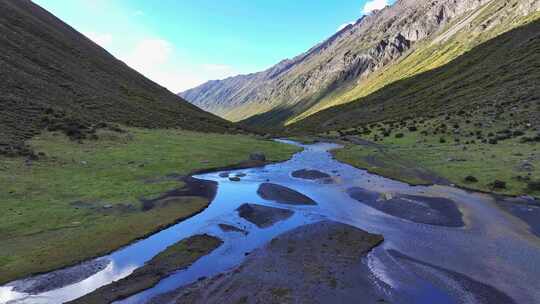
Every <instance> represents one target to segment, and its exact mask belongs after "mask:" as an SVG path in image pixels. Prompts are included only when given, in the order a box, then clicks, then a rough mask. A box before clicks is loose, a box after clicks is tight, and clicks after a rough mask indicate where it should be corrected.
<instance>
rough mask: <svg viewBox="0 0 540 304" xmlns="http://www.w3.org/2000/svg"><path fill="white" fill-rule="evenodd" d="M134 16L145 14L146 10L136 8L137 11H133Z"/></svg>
mask: <svg viewBox="0 0 540 304" xmlns="http://www.w3.org/2000/svg"><path fill="white" fill-rule="evenodd" d="M133 16H135V17H138V16H144V12H143V11H141V10H136V11H134V12H133Z"/></svg>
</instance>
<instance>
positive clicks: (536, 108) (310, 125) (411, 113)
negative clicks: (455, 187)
mask: <svg viewBox="0 0 540 304" xmlns="http://www.w3.org/2000/svg"><path fill="white" fill-rule="evenodd" d="M380 123H382V124H383V125H380ZM369 126H371V129H372V131H374V130H375V129H377V130H379V129H380V130H381V132H382V133H390V130H391V129H394V130H397V129H399V128H400V127H401V128H402V127H404V126H414V129H413V130H416V129H418V132H420V131H421V130H427V131H429V134H432V133H433V134H434V135H437V134H447V135H448V134H449V135H452V136H454V137H458V136H460V135H463V136H465V137H467V136H469V137H470V136H471V134H469V131H470V132H473V133H472V137H473V138H474V136H476V135H478V134H482V133H485V134H487V133H490V132H491V134H492V136H494V135H495V134H506V133H508V130H512V132H511V134H510V135H511V137H514V135H515V136H516V137H517V136H523V135H526V134H525V133H524V131H525V130H531V131H527V132H534V129H535V128H536V129H538V130H540V19H537V20H536V21H533V22H530V23H528V24H526V25H524V26H521V27H518V28H516V29H513V30H511V31H509V32H506V33H504V34H502V35H500V36H498V37H496V38H494V39H491V40H489V41H487V42H484V43H482V44H480V45H478V46H476V47H474V48H473V49H471V50H470V51H468V52H466V53H464V54H462V55H460V56H459V57H457V58H456V59H454V60H452V61H451V62H449V63H447V64H445V65H443V66H441V67H438V68H435V69H433V70H429V71H426V72H423V73H420V74H417V75H415V76H412V77H409V78H406V79H402V80H399V81H396V82H393V83H392V84H389V85H387V86H385V87H384V88H382V89H380V90H378V91H376V92H374V93H371V94H369V95H367V96H365V97H361V98H359V99H357V100H355V101H353V102H350V103H347V104H343V105H339V106H335V107H331V108H329V109H326V110H323V111H320V112H318V113H315V114H313V115H311V116H309V117H307V118H305V119H303V120H300V121H298V122H296V123H293V124H291V125H289V126H288V128H287V129H288V131H289V132H292V133H321V132H327V131H339V132H340V133H341V134H344V133H345V134H349V133H350V134H351V135H353V134H371V135H373V134H374V133H373V132H372V131H368V128H369ZM373 127H375V129H373ZM405 129H406V128H405ZM467 130H468V131H467ZM514 131H515V132H514ZM427 134H428V133H426V135H427ZM384 136H388V134H385V135H384ZM533 136H534V135H533ZM523 139H524V140H527V138H523ZM375 140H376V138H375ZM469 140H470V138H469ZM535 140H537V141H538V140H540V133H538V135H537V137H536V138H535ZM511 149H513V148H511ZM516 149H517V148H516ZM516 151H517V150H516Z"/></svg>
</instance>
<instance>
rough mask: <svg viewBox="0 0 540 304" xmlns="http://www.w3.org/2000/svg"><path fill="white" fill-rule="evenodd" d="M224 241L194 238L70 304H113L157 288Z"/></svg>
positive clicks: (177, 244) (199, 236) (208, 237)
mask: <svg viewBox="0 0 540 304" xmlns="http://www.w3.org/2000/svg"><path fill="white" fill-rule="evenodd" d="M222 243H223V241H221V240H220V239H218V238H215V237H213V236H209V235H195V236H192V237H190V238H187V239H185V240H182V241H180V242H178V243H176V244H174V245H172V246H170V247H168V248H167V249H166V250H165V251H163V252H161V253H160V254H158V255H156V256H155V257H154V258H152V260H151V261H150V262H148V263H146V264H145V265H144V266H143V267H141V268H138V269H136V270H135V271H134V272H133V273H132V274H130V275H129V276H128V277H126V278H124V279H122V280H119V281H116V282H113V283H111V284H109V285H106V286H103V287H101V288H99V289H97V290H95V291H94V292H92V293H90V294H88V295H85V296H84V297H82V298H79V299H77V300H75V301H72V302H70V303H71V304H76V303H84V304H93V303H95V304H101V303H112V302H114V301H117V300H121V299H125V298H127V297H129V296H131V295H134V294H136V293H139V292H141V291H143V290H146V289H148V288H151V287H152V286H154V285H156V284H157V283H158V282H159V281H160V280H161V279H163V278H165V277H167V276H169V275H170V274H171V273H173V272H174V271H176V270H178V269H182V268H186V267H188V266H189V265H191V264H193V263H194V262H195V261H197V260H198V259H199V258H201V257H203V256H205V255H207V254H209V253H210V252H212V251H213V250H215V249H216V248H218V247H219V246H220V245H221V244H222Z"/></svg>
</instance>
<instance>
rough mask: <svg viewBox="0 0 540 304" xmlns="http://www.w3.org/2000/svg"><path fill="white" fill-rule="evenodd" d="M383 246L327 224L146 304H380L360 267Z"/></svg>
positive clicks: (295, 233) (376, 238) (302, 230)
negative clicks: (227, 270) (374, 251)
mask: <svg viewBox="0 0 540 304" xmlns="http://www.w3.org/2000/svg"><path fill="white" fill-rule="evenodd" d="M382 241H383V238H382V236H380V235H374V234H370V233H367V232H365V231H363V230H360V229H358V228H355V227H352V226H348V225H345V224H341V223H336V222H331V221H323V222H319V223H314V224H310V225H306V226H302V227H299V228H296V229H294V230H292V231H289V232H287V233H284V234H282V235H280V236H278V237H276V238H275V239H273V240H272V241H271V242H270V243H269V244H268V245H266V246H265V247H264V248H261V249H258V250H256V251H254V252H253V253H252V254H250V255H249V256H248V257H247V259H246V261H245V262H244V263H243V264H242V265H241V266H239V267H238V268H237V269H235V270H233V271H230V272H228V273H224V274H220V275H217V276H215V277H213V278H207V279H204V280H201V281H199V282H196V283H194V284H192V285H189V286H187V287H184V288H180V289H178V290H176V291H173V292H170V293H168V294H165V295H161V296H159V297H156V298H154V299H152V300H151V301H150V303H208V304H211V303H220V304H229V303H230V304H233V303H234V304H236V303H263V304H264V303H358V301H359V299H361V303H366V304H375V303H382V302H380V301H381V299H382V298H384V296H383V295H381V294H379V293H380V291H379V289H377V287H375V286H374V284H373V281H372V279H371V278H370V277H369V271H367V269H364V268H362V267H361V266H362V265H361V259H362V257H363V256H365V255H366V254H367V253H368V252H369V251H370V250H371V249H372V248H374V247H375V246H377V245H378V244H380V243H381V242H382Z"/></svg>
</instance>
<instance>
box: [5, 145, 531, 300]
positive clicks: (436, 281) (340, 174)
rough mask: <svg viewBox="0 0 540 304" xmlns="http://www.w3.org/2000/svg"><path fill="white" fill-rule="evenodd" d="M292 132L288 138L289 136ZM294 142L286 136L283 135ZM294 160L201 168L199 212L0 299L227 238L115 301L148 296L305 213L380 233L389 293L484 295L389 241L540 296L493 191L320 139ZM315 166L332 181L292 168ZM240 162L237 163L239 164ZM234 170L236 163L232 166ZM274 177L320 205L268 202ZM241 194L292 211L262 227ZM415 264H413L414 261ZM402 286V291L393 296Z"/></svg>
mask: <svg viewBox="0 0 540 304" xmlns="http://www.w3.org/2000/svg"><path fill="white" fill-rule="evenodd" d="M285 142H288V141H285ZM288 143H290V142H288ZM304 147H305V150H304V151H303V152H301V153H298V154H296V155H295V156H294V157H293V158H292V159H291V160H289V161H287V162H284V163H281V164H275V165H270V166H266V167H264V168H254V169H249V170H239V171H241V172H242V173H244V174H246V176H244V177H242V178H241V181H240V182H234V181H230V180H229V179H228V178H226V177H223V175H222V177H220V174H219V173H211V174H204V175H200V176H197V178H201V179H207V180H214V181H217V182H218V183H219V187H218V192H217V195H216V198H215V199H214V201H213V202H212V204H210V206H209V207H208V208H207V209H206V210H205V211H204V212H202V213H200V214H198V215H196V216H194V217H192V218H190V219H188V220H186V221H183V222H181V223H179V224H177V225H175V226H172V227H170V228H168V229H166V230H163V231H161V232H159V233H156V234H154V235H152V236H151V237H149V238H146V239H144V240H141V241H139V242H136V243H134V244H132V245H130V246H127V247H125V248H123V249H120V250H118V251H117V252H114V253H112V254H111V255H108V256H106V257H104V258H107V259H110V260H111V264H109V266H108V267H107V268H106V269H104V270H103V271H101V272H99V273H97V274H95V275H93V276H91V277H89V278H87V279H86V280H84V281H82V282H79V283H76V284H73V285H70V286H66V287H63V288H60V289H57V290H53V291H50V292H46V293H43V294H38V295H25V294H18V293H15V292H13V291H11V287H10V285H7V286H4V287H0V302H2V301H3V302H9V301H10V300H12V301H11V302H10V303H58V302H61V301H66V300H71V299H75V298H77V297H80V296H82V295H84V294H86V293H88V292H90V291H92V290H94V289H96V288H99V287H100V286H103V285H105V284H108V283H110V282H112V281H113V280H118V279H120V278H123V277H125V276H127V275H129V274H130V273H131V272H132V271H133V270H134V269H135V268H137V267H140V266H141V265H143V264H144V263H145V262H146V261H148V260H149V259H151V258H152V257H153V256H155V255H156V254H158V253H159V252H161V251H162V250H164V249H165V248H166V247H168V246H170V245H172V244H174V243H175V242H177V241H179V240H181V239H184V238H186V237H188V236H191V235H194V234H199V233H208V234H211V235H214V236H217V237H219V238H221V239H223V241H224V244H223V245H222V246H221V247H220V248H218V249H217V250H215V251H214V252H212V253H211V254H210V255H208V256H206V257H203V258H201V259H200V260H198V261H197V262H196V263H194V264H193V265H192V266H191V267H189V268H188V269H186V270H182V271H179V272H177V273H175V274H173V275H171V276H170V277H168V278H166V279H164V280H162V281H161V282H160V283H159V284H158V285H157V286H155V287H154V288H152V289H149V290H147V291H144V292H142V293H140V294H137V295H135V296H133V297H131V298H128V299H126V300H124V301H120V303H144V302H145V301H146V300H148V299H151V298H152V297H153V296H156V295H159V294H161V293H164V292H167V291H171V290H174V289H176V288H178V287H181V286H184V285H186V284H189V283H191V282H194V281H196V280H197V279H199V278H201V277H210V276H212V275H215V274H217V273H220V272H223V271H226V270H229V269H231V268H233V267H235V266H237V265H239V264H240V263H241V262H242V260H243V259H244V257H245V255H246V253H249V252H251V251H253V250H255V249H256V248H259V247H261V246H263V245H264V244H265V243H267V242H268V241H269V240H270V239H272V238H273V237H275V236H277V235H279V234H281V233H283V232H285V231H288V230H290V229H293V228H295V227H298V226H300V225H304V224H307V223H312V222H316V221H319V220H321V219H332V220H335V221H339V222H343V223H347V224H350V225H353V226H356V227H359V228H361V229H364V230H367V231H369V232H373V233H379V234H383V235H384V237H385V243H384V246H381V247H379V248H377V250H375V251H373V252H372V253H371V254H370V255H369V256H368V257H367V259H366V260H365V261H364V262H365V264H366V265H367V267H366V269H368V270H366V271H371V272H372V274H373V277H374V280H375V281H376V283H377V284H379V285H380V289H381V292H382V293H385V294H386V295H388V296H389V298H392V299H394V300H395V301H394V302H395V303H483V302H482V300H481V299H480V298H478V297H475V295H473V294H471V292H470V291H468V290H467V287H466V286H462V285H460V284H458V283H456V281H455V280H454V279H452V278H450V277H447V278H446V279H445V278H443V277H444V273H442V272H440V271H438V272H437V271H427V270H426V269H427V268H426V267H424V268H425V269H424V268H422V269H424V270H423V275H418V273H417V272H418V269H420V268H418V267H420V266H418V267H416V268H412V266H410V267H405V265H404V263H403V262H401V260H400V259H396V258H395V257H392V256H391V255H389V254H388V252H389V250H394V251H396V252H401V253H404V254H406V255H407V256H408V257H412V258H414V259H416V260H419V261H423V262H426V263H429V264H432V265H437V266H438V267H441V268H444V269H448V270H451V271H453V272H455V273H459V274H463V275H464V276H467V277H469V278H471V279H474V280H476V281H479V282H483V283H485V284H487V285H490V286H492V287H494V288H496V289H498V290H500V291H501V292H503V293H505V294H507V295H509V296H510V297H512V298H513V299H514V300H515V301H516V302H518V303H540V288H539V287H540V285H538V278H539V277H540V242H539V239H538V238H536V237H535V236H534V235H532V234H531V233H530V232H529V230H528V227H527V226H526V225H523V223H522V222H520V221H518V220H516V219H515V218H513V217H511V216H509V214H508V213H506V212H504V211H502V210H501V209H499V208H498V207H497V206H496V205H495V204H494V203H493V200H492V199H491V197H490V196H488V195H484V194H478V193H469V192H466V191H462V190H459V189H455V188H451V187H443V186H430V187H427V186H422V187H411V186H409V185H407V184H404V183H401V182H397V181H393V180H390V179H386V178H383V177H380V176H376V175H373V174H370V173H368V172H366V171H363V170H358V169H355V168H353V167H351V166H348V165H345V164H342V163H339V162H337V161H336V160H334V159H333V158H332V157H331V155H330V154H329V153H328V151H329V150H330V149H334V148H337V147H339V146H338V145H335V144H327V143H319V144H315V145H309V146H304ZM300 169H314V170H318V171H321V172H324V173H327V174H330V175H331V182H330V181H329V180H328V179H325V180H306V179H300V178H294V177H292V176H291V173H292V172H293V171H296V170H300ZM239 171H238V172H239ZM233 173H237V172H233ZM263 182H272V183H276V184H280V185H283V186H287V187H289V188H291V189H294V190H296V191H299V192H301V193H303V194H305V195H307V196H309V197H310V198H312V199H314V200H315V201H316V202H317V205H316V206H290V205H285V204H280V203H277V202H269V201H265V200H263V199H261V198H260V197H259V196H258V195H257V189H258V186H259V185H260V184H261V183H263ZM353 187H357V188H363V189H369V190H370V191H376V192H379V193H382V194H383V195H384V196H388V197H392V196H394V195H396V194H407V195H421V196H431V197H443V198H447V199H449V200H452V201H454V202H455V203H456V204H457V206H458V208H459V210H460V211H461V213H462V214H463V221H464V223H465V226H464V227H444V226H436V225H426V224H421V223H417V222H413V221H409V220H407V219H404V218H400V217H399V216H393V215H389V214H387V213H383V212H381V211H378V210H376V209H374V208H371V207H369V206H368V205H367V204H363V203H362V202H359V201H357V200H354V199H352V198H351V197H350V196H349V194H348V190H349V189H351V188H353ZM243 203H256V204H263V205H267V206H273V207H279V208H288V209H291V210H293V211H294V212H295V213H294V215H293V216H292V217H291V218H289V219H287V220H285V221H282V222H278V223H276V224H275V225H273V226H272V227H269V228H266V229H260V228H258V227H257V226H255V225H254V224H252V223H250V222H248V221H246V220H244V219H243V218H241V217H239V216H238V214H237V212H236V211H235V210H236V208H238V207H239V206H240V205H241V204H243ZM219 224H230V225H234V226H236V227H239V228H241V229H244V230H247V231H248V232H249V233H248V234H247V235H246V234H243V233H239V232H224V231H222V230H221V229H220V228H219V227H218V225H219ZM413 270H414V271H413ZM398 295H399V296H398Z"/></svg>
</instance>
